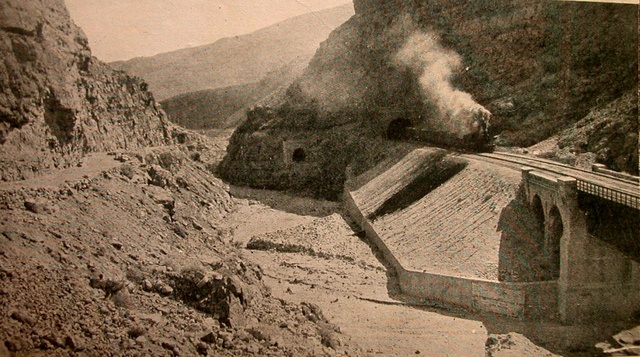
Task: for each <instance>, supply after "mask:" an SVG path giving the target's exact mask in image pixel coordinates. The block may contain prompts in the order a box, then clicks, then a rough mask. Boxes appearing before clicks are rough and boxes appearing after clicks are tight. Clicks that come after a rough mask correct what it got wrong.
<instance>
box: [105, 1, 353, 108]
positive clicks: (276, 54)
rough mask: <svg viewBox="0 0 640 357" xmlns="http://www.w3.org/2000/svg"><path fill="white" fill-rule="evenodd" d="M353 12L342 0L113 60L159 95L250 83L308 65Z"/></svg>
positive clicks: (161, 96)
mask: <svg viewBox="0 0 640 357" xmlns="http://www.w3.org/2000/svg"><path fill="white" fill-rule="evenodd" d="M352 15H353V6H351V5H343V6H340V7H337V8H333V9H328V10H322V11H318V12H313V13H309V14H305V15H301V16H298V17H294V18H292V19H289V20H286V21H283V22H281V23H278V24H275V25H272V26H270V27H267V28H265V29H262V30H259V31H256V32H254V33H251V34H248V35H243V36H236V37H233V38H223V39H221V40H219V41H216V42H215V43H212V44H209V45H204V46H198V47H194V48H187V49H183V50H178V51H173V52H168V53H163V54H159V55H156V56H152V57H142V58H134V59H132V60H128V61H119V62H114V63H111V65H113V66H114V67H115V68H119V69H123V70H125V71H127V73H132V74H135V75H136V76H140V77H142V78H144V79H145V80H146V81H147V82H149V84H150V88H151V90H152V91H153V93H154V94H155V95H156V97H157V98H158V99H159V100H165V99H168V98H171V97H173V96H176V95H179V94H184V93H189V92H195V91H199V90H204V89H215V88H222V87H228V86H234V85H240V84H246V83H252V82H255V81H257V80H260V79H261V78H263V77H264V76H265V75H266V74H267V73H269V72H271V71H274V70H280V69H282V68H284V67H285V66H292V63H293V62H296V63H297V62H299V63H302V64H303V65H306V64H307V63H308V62H309V59H310V58H311V57H312V56H313V54H314V52H315V51H316V49H317V48H318V44H319V43H320V42H321V41H323V40H325V39H326V38H327V35H328V34H329V33H330V32H331V31H332V30H333V29H335V28H336V27H337V26H339V25H340V24H342V23H344V22H345V21H346V20H347V19H348V18H349V17H350V16H352ZM293 66H294V67H295V66H296V65H293Z"/></svg>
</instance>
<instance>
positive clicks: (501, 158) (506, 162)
mask: <svg viewBox="0 0 640 357" xmlns="http://www.w3.org/2000/svg"><path fill="white" fill-rule="evenodd" d="M462 156H463V157H465V158H468V159H472V160H480V161H487V162H491V163H494V164H501V165H503V166H508V167H511V168H514V169H519V168H520V167H522V166H528V167H532V168H534V169H538V170H542V171H545V172H550V173H554V174H558V175H561V176H570V177H573V178H575V179H576V180H578V190H580V191H583V192H587V193H590V194H595V195H597V196H601V197H603V198H607V199H611V200H612V201H615V202H618V203H622V204H625V205H627V206H630V207H633V208H636V209H640V185H639V184H638V183H637V182H634V181H633V180H629V179H625V178H620V177H615V176H611V175H607V174H605V173H599V172H593V171H587V170H584V169H579V168H575V167H572V166H569V165H565V164H562V163H559V162H554V161H551V160H546V159H541V158H535V157H530V156H525V155H519V154H510V153H481V154H473V155H471V154H464V155H462Z"/></svg>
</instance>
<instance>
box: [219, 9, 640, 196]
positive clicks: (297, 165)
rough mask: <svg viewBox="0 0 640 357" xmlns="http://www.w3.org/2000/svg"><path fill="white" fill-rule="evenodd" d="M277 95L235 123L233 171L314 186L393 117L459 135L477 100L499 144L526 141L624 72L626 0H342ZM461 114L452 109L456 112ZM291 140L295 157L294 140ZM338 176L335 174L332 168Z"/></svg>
mask: <svg viewBox="0 0 640 357" xmlns="http://www.w3.org/2000/svg"><path fill="white" fill-rule="evenodd" d="M354 5H355V10H356V15H355V16H354V17H352V18H351V19H350V20H349V21H347V22H346V23H345V24H344V25H343V26H341V27H340V28H338V29H337V30H335V31H334V32H333V33H332V34H331V35H330V37H329V38H328V40H327V41H325V42H324V43H323V44H322V45H321V47H320V49H319V50H318V52H317V53H316V55H315V57H314V59H313V60H312V61H311V62H310V64H309V67H308V68H307V69H306V70H305V72H304V74H303V75H302V76H301V77H300V78H299V79H298V80H297V81H296V82H295V83H294V84H293V85H292V86H291V87H290V88H289V90H288V91H287V94H286V95H285V97H284V99H283V100H282V103H281V104H280V105H279V106H277V107H275V108H272V109H271V110H265V109H260V110H257V111H254V112H253V113H251V115H250V116H249V117H250V118H249V119H250V120H249V121H248V122H247V123H246V124H245V125H244V126H242V127H240V128H239V130H238V131H237V132H236V134H235V135H234V137H233V138H232V141H231V144H230V146H229V148H228V155H227V157H226V159H225V161H224V162H223V164H222V167H221V168H222V172H223V174H224V175H225V176H226V177H227V178H228V179H230V180H231V181H234V182H239V183H243V184H250V185H266V184H268V185H269V186H272V187H279V188H284V189H288V188H296V187H297V186H300V185H302V186H305V187H307V188H311V190H312V191H313V190H315V192H316V193H318V194H323V193H320V192H319V191H323V192H326V190H324V189H323V190H317V188H318V187H319V186H325V185H327V182H332V184H331V185H333V186H331V187H332V188H331V189H330V190H329V191H331V192H333V193H334V194H337V192H339V190H340V185H339V184H340V183H341V180H342V179H343V178H344V177H343V176H344V174H343V172H344V168H345V167H346V166H347V165H348V164H349V163H351V166H352V168H354V167H359V166H363V165H365V164H363V163H367V162H369V161H370V160H376V159H379V158H382V157H384V156H385V155H386V153H385V151H386V150H388V149H389V147H390V146H394V145H393V143H390V142H388V141H386V140H385V138H384V137H385V135H386V133H387V130H388V129H390V123H391V122H393V121H394V120H396V119H402V120H406V122H410V123H411V124H413V125H417V126H421V127H424V128H428V129H429V130H433V131H448V132H450V133H452V134H454V135H457V136H458V137H461V136H463V135H464V134H465V130H468V127H469V124H470V123H469V122H468V120H467V121H466V122H465V119H464V118H463V117H464V116H463V115H461V113H464V112H468V111H478V110H480V111H481V110H484V108H486V109H488V110H489V111H491V112H492V113H493V118H492V122H491V129H492V131H493V134H500V137H499V143H500V144H502V145H522V146H525V145H531V144H533V143H536V142H538V141H540V140H542V139H545V138H547V137H549V136H550V135H552V134H555V133H556V132H558V131H559V130H560V129H562V128H564V127H566V126H568V125H570V124H571V123H574V122H576V121H578V120H580V119H581V118H583V117H584V116H585V115H587V113H589V111H590V110H591V109H592V108H593V107H594V106H596V105H603V104H604V103H609V102H611V101H613V100H615V99H616V98H618V97H620V96H621V95H622V94H623V93H625V92H627V91H628V90H630V89H632V88H633V87H634V86H635V85H636V84H637V72H636V70H637V67H638V54H637V46H636V45H637V28H638V26H637V24H638V22H637V21H638V20H637V7H636V6H634V5H620V4H602V3H574V2H558V1H546V0H541V1H534V2H531V1H524V0H516V1H512V0H509V1H506V0H498V1H474V2H473V3H470V2H468V1H462V0H456V1H444V0H430V1H399V0H386V1H373V0H358V1H355V2H354ZM461 118H462V119H461ZM296 149H301V150H302V151H298V153H301V152H304V153H305V156H304V159H300V156H298V157H297V160H294V159H295V158H294V157H293V153H294V152H296ZM336 177H338V178H336Z"/></svg>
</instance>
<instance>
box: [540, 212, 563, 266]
mask: <svg viewBox="0 0 640 357" xmlns="http://www.w3.org/2000/svg"><path fill="white" fill-rule="evenodd" d="M545 226H546V227H545V235H544V236H545V250H546V253H547V256H548V259H549V267H550V269H551V274H552V276H553V277H554V278H558V277H559V276H560V241H561V240H562V236H563V235H564V223H563V221H562V215H561V214H560V210H559V209H558V207H557V206H553V207H551V210H549V214H548V215H547V219H546V224H545Z"/></svg>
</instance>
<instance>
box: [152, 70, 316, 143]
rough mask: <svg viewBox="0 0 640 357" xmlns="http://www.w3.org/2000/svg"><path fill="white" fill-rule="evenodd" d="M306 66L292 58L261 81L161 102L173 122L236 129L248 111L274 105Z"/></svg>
mask: <svg viewBox="0 0 640 357" xmlns="http://www.w3.org/2000/svg"><path fill="white" fill-rule="evenodd" d="M305 66H306V64H305V63H302V62H300V61H293V62H292V63H290V64H287V65H285V66H283V67H282V68H279V69H278V70H275V71H272V72H269V73H268V74H267V75H266V76H265V77H264V78H263V79H262V80H261V81H258V82H254V83H247V84H241V85H237V86H230V87H224V88H217V89H205V90H201V91H196V92H190V93H185V94H180V95H177V96H175V97H171V98H169V99H166V100H164V101H162V102H160V103H161V104H162V108H163V109H164V111H165V112H166V113H167V115H168V116H169V118H170V119H171V121H172V122H174V123H176V124H178V125H181V126H183V127H185V128H189V129H194V130H195V129H228V128H235V127H237V126H238V125H239V124H241V123H242V121H244V120H245V118H246V117H247V110H249V109H251V108H253V107H255V106H257V105H273V104H275V103H276V102H277V98H281V95H282V94H284V92H285V91H286V89H287V87H289V85H290V84H291V83H292V82H293V81H294V80H295V79H296V78H297V77H298V76H299V75H300V74H301V73H302V71H303V69H304V67H305Z"/></svg>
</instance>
